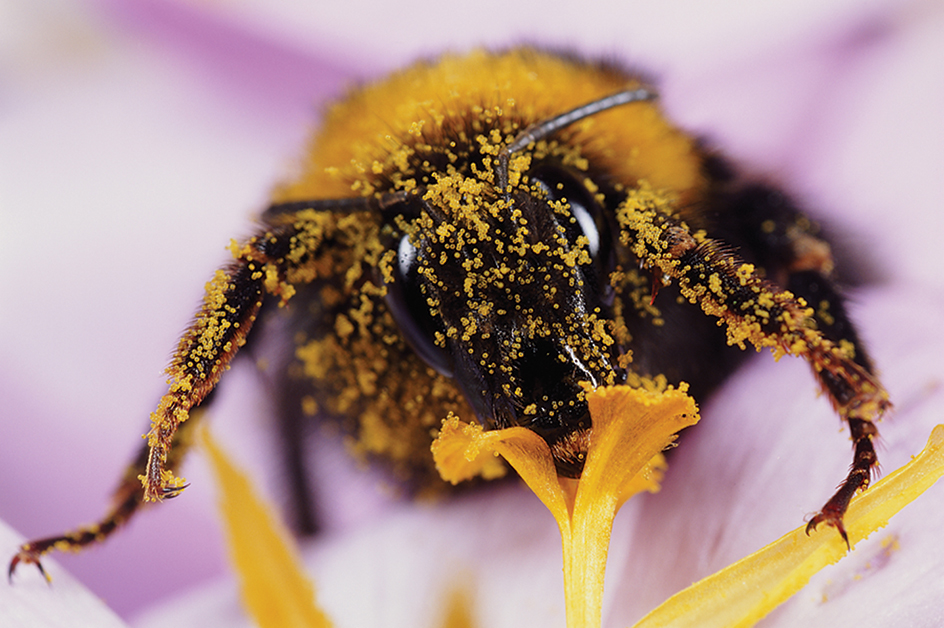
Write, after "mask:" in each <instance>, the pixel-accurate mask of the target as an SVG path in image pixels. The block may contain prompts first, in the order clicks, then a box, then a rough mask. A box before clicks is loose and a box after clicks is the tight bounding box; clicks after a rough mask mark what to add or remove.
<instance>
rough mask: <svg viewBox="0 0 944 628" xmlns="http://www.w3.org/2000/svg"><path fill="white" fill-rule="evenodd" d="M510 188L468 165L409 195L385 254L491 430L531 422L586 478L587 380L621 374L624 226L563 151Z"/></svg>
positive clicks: (435, 360) (392, 285) (409, 331)
mask: <svg viewBox="0 0 944 628" xmlns="http://www.w3.org/2000/svg"><path fill="white" fill-rule="evenodd" d="M514 179H515V181H516V182H517V183H516V184H513V185H511V186H509V187H506V188H505V189H504V192H505V193H501V191H500V190H497V189H496V188H494V187H491V186H488V185H481V182H480V181H477V180H473V179H471V178H470V177H466V176H463V175H459V174H453V175H451V176H449V175H442V176H440V177H438V180H437V183H436V185H434V186H430V187H428V188H427V189H425V190H422V193H421V194H415V195H410V196H404V197H402V198H401V199H400V200H398V201H396V203H399V204H400V205H401V206H400V207H397V208H393V207H390V208H388V209H389V210H391V212H392V213H393V214H394V215H395V216H396V219H395V220H393V221H392V223H393V224H396V225H398V229H397V231H398V232H399V235H398V237H395V238H394V241H393V242H391V246H390V253H389V255H388V261H389V266H385V271H384V274H385V280H384V281H385V284H386V287H387V303H388V305H389V307H390V310H391V313H392V315H393V317H394V319H395V320H396V322H397V324H398V325H399V327H400V329H401V331H402V333H403V335H404V337H405V339H406V340H407V342H408V343H409V344H410V345H411V346H412V347H413V349H414V350H415V351H416V353H417V354H418V355H419V356H420V357H422V358H423V359H424V360H425V361H426V362H427V363H428V364H429V365H430V366H432V367H433V368H435V369H436V370H437V371H439V372H440V373H443V374H444V375H447V376H449V377H453V378H455V380H456V382H457V383H458V385H459V387H460V388H461V389H462V391H463V393H464V394H465V396H466V398H467V399H468V401H469V402H470V404H471V406H472V407H473V408H474V410H475V412H476V414H477V415H478V417H479V419H480V420H481V421H482V422H483V424H484V425H485V426H486V427H488V428H504V427H511V426H524V427H527V428H529V429H531V430H533V431H534V432H536V433H537V434H539V435H540V436H542V437H543V438H544V439H545V440H546V441H547V443H548V445H549V446H550V447H551V450H552V452H553V454H554V458H555V460H556V461H557V466H558V471H559V473H561V475H564V476H570V477H574V476H579V475H580V472H581V470H582V468H583V459H584V456H585V452H586V446H587V439H588V434H589V429H590V427H591V421H590V416H589V412H588V409H587V404H586V400H585V398H584V388H583V384H584V383H587V384H589V385H591V386H593V387H597V386H602V385H612V384H615V383H618V382H620V381H622V378H623V375H622V371H621V370H620V369H619V368H618V367H617V366H616V356H617V355H618V347H617V346H616V343H615V341H614V340H613V338H611V337H610V335H609V333H608V325H607V324H606V321H607V320H608V318H610V316H611V314H610V306H611V304H612V300H613V289H612V287H611V286H610V285H609V272H610V270H611V269H612V266H613V263H614V262H613V259H614V245H615V243H614V242H613V236H612V233H613V229H611V227H610V225H609V224H608V222H607V220H606V213H605V212H604V211H603V208H602V206H601V198H598V197H597V196H595V195H594V194H593V193H591V191H590V190H591V189H592V188H593V187H594V186H593V185H592V184H590V183H589V181H588V180H586V178H585V177H584V175H583V173H581V172H580V171H577V170H575V169H574V168H570V167H567V166H564V165H561V164H560V163H555V162H553V161H547V162H541V163H537V164H535V165H533V166H531V167H529V169H528V170H527V171H526V172H525V173H519V175H518V176H515V177H514Z"/></svg>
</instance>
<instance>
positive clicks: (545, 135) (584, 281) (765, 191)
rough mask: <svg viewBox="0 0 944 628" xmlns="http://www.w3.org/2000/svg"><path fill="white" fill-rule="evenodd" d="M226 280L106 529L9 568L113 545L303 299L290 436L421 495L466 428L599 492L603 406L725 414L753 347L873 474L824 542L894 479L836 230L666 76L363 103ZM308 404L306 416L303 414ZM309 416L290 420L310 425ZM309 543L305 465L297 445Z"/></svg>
mask: <svg viewBox="0 0 944 628" xmlns="http://www.w3.org/2000/svg"><path fill="white" fill-rule="evenodd" d="M231 251H232V255H233V260H232V261H231V262H230V263H229V264H228V265H226V266H225V267H224V268H222V269H220V270H219V271H217V273H216V274H215V275H214V277H213V278H212V280H211V281H210V282H209V283H208V284H207V289H206V294H205V296H204V302H203V305H202V307H201V308H200V309H199V311H198V312H197V314H196V316H195V318H194V320H193V322H192V323H191V325H190V326H189V328H188V329H187V330H186V332H185V333H184V334H183V336H182V337H181V339H180V341H179V343H178V345H177V349H176V351H175V353H174V356H173V358H172V361H171V364H170V366H169V367H168V368H167V374H168V377H169V388H168V391H167V393H166V394H165V395H164V396H163V397H162V398H161V400H160V402H159V404H158V407H157V409H156V410H155V411H154V412H153V413H152V415H151V427H150V430H149V431H148V433H147V442H146V444H145V445H144V446H142V448H141V450H140V452H139V453H138V455H137V457H136V459H135V460H134V462H133V463H132V464H131V466H130V467H129V469H128V472H127V473H126V474H125V476H124V478H123V480H122V482H121V484H120V486H119V488H118V489H117V491H116V493H115V500H114V504H115V505H114V507H113V509H112V510H111V511H110V512H108V513H107V514H106V515H105V516H104V517H103V518H102V520H101V521H99V522H98V523H96V524H93V525H90V526H87V527H84V528H79V529H77V530H75V531H72V532H68V533H66V534H63V535H59V536H54V537H50V538H46V539H40V540H36V541H31V542H28V543H26V544H24V545H23V546H22V547H21V548H20V551H19V553H17V554H16V555H15V556H14V557H13V559H12V560H11V563H10V566H9V575H10V576H11V577H12V575H13V572H14V570H15V569H16V567H17V566H18V565H19V564H21V563H31V564H36V565H37V566H39V568H40V570H42V566H41V563H40V559H41V557H42V556H43V555H45V554H46V553H47V552H49V551H51V550H53V549H58V550H78V549H81V548H84V547H86V546H89V545H91V544H94V543H97V542H100V541H102V540H104V539H105V538H106V537H108V536H109V535H111V534H112V533H113V532H114V531H115V530H117V529H118V528H119V527H121V526H122V525H123V524H125V523H126V522H127V521H128V520H129V519H130V518H131V517H132V516H133V515H134V513H135V512H136V511H137V510H138V509H139V508H140V506H141V505H143V504H144V503H146V502H153V501H161V500H163V499H166V498H170V497H174V496H176V495H178V494H179V493H180V492H181V491H182V490H183V489H184V488H185V484H184V483H183V481H182V480H180V479H179V478H177V477H176V476H175V474H174V472H173V469H175V468H176V467H177V466H178V465H179V464H180V461H181V459H182V457H183V455H184V454H185V452H186V450H187V445H188V443H189V440H190V439H189V437H188V434H189V432H190V431H191V430H192V429H193V426H194V425H195V424H197V423H198V417H199V416H200V414H194V415H193V418H192V419H191V420H189V421H188V418H189V417H190V415H191V413H192V412H193V411H194V410H195V409H197V408H201V407H206V406H207V405H208V404H209V402H210V399H211V397H210V393H211V392H212V391H213V390H214V388H215V387H216V385H217V383H218V382H219V381H220V378H221V377H222V375H223V373H224V372H225V371H226V370H227V368H228V366H229V364H230V363H231V361H232V360H233V358H234V357H235V356H236V354H237V352H238V351H239V350H240V348H241V347H243V345H244V344H245V343H246V342H247V340H249V339H250V336H251V334H252V333H253V326H254V323H255V322H256V320H257V318H260V315H263V314H265V313H267V312H269V311H270V310H276V309H277V307H276V306H285V307H286V312H287V313H288V316H289V317H290V318H291V320H292V323H291V329H293V330H294V337H293V342H294V347H295V350H294V354H293V356H292V358H291V359H290V360H289V361H288V363H287V364H286V365H285V366H284V369H282V375H283V378H282V379H283V381H284V382H285V384H284V390H283V392H284V393H285V398H286V399H291V400H293V403H291V404H289V403H283V404H281V405H282V406H284V407H285V408H286V410H285V412H283V414H284V415H285V416H284V418H283V421H284V422H285V426H286V427H285V429H286V430H287V431H291V430H292V429H296V428H295V427H293V426H295V425H297V424H298V417H299V416H301V417H310V418H312V419H314V418H317V419H319V420H333V421H336V422H337V423H339V424H340V425H342V426H343V428H344V429H345V430H346V431H347V433H349V434H350V435H351V449H352V453H354V454H355V455H356V456H360V457H363V458H369V459H381V460H383V461H384V462H385V464H386V465H387V466H388V467H389V468H390V470H391V472H392V473H393V474H394V475H395V476H397V477H399V478H401V479H403V480H404V481H405V482H409V483H412V484H413V485H414V486H428V485H430V483H431V482H433V481H434V479H435V478H436V472H435V469H434V466H433V463H432V457H431V455H430V452H429V448H430V442H431V440H432V438H433V437H434V436H435V434H436V430H437V427H438V425H439V424H440V422H441V421H442V419H443V418H445V417H446V416H447V415H449V414H450V413H454V414H456V415H459V416H463V417H476V418H477V419H478V420H479V421H480V422H481V423H482V425H483V426H484V427H485V428H486V429H499V428H506V427H512V426H523V427H526V428H528V429H530V430H532V431H534V432H535V433H536V434H537V435H539V436H540V437H541V438H543V439H544V440H545V441H546V442H547V444H548V446H549V448H550V450H551V452H552V454H553V458H554V461H555V464H556V467H557V471H558V474H559V475H561V476H564V477H579V476H580V474H581V470H582V468H583V462H584V459H585V455H586V451H587V445H588V439H589V434H590V430H591V429H592V421H591V419H590V416H589V412H588V408H587V402H586V399H585V392H584V391H585V384H587V383H589V385H590V386H591V387H600V386H610V385H616V384H627V385H630V386H662V387H664V386H667V385H669V384H671V385H679V384H681V383H682V382H685V383H687V384H688V385H689V386H690V390H691V392H692V394H693V395H694V396H695V397H696V398H700V397H704V396H705V395H707V394H708V393H709V392H710V391H711V390H712V389H713V388H715V387H716V386H717V385H718V384H719V383H720V382H721V381H723V380H724V378H725V377H726V376H727V375H729V374H730V373H731V372H732V371H733V369H734V368H735V367H736V365H737V363H738V362H739V357H740V355H741V354H742V353H743V351H742V350H743V349H745V348H746V346H747V345H748V344H752V345H754V346H755V347H757V348H758V349H760V348H764V347H767V348H770V349H771V350H772V351H773V352H774V354H775V355H777V356H780V355H785V354H790V355H795V356H799V357H801V358H803V359H805V360H806V361H807V362H808V363H809V364H810V366H811V368H812V371H813V375H814V378H815V379H816V380H817V382H818V383H819V386H820V388H821V389H822V391H823V392H824V393H825V395H826V396H827V397H828V398H829V400H830V401H831V402H832V405H833V407H834V408H835V410H836V412H837V413H838V415H839V416H840V417H841V418H842V419H843V421H844V422H845V423H846V424H847V425H848V428H849V431H850V433H851V438H852V441H853V443H854V455H853V462H852V466H851V468H850V470H849V472H848V475H847V477H846V478H845V479H844V480H843V481H842V483H841V484H840V486H839V488H838V490H837V492H836V493H835V495H834V496H833V497H832V498H830V499H829V500H828V501H827V502H826V504H825V505H824V506H823V507H822V508H821V509H820V511H819V512H818V513H817V514H816V515H815V516H813V517H812V518H811V519H810V521H809V524H808V528H807V530H808V531H809V530H811V529H814V528H816V527H817V526H819V525H821V524H827V525H830V526H833V527H835V528H836V529H837V530H838V532H839V533H840V534H841V535H842V537H843V538H844V539H845V540H846V542H847V543H848V539H847V537H846V533H845V530H844V527H843V523H842V520H843V514H844V512H845V510H846V508H847V506H848V504H849V502H850V500H851V498H852V497H853V496H854V495H855V494H856V493H857V492H858V491H860V490H863V489H865V488H867V487H868V485H869V482H870V479H871V474H872V472H873V470H874V469H875V468H876V465H877V458H876V454H875V449H874V445H873V441H874V440H875V438H876V437H877V430H876V427H875V421H876V420H877V419H878V418H880V417H881V416H882V414H883V413H884V412H885V411H886V410H887V409H888V407H889V405H890V404H889V400H888V395H887V393H886V392H885V389H884V388H883V387H882V385H881V383H880V382H879V380H878V378H877V377H876V374H875V369H874V366H873V364H872V361H871V360H870V358H869V355H868V353H867V351H866V349H865V347H864V346H863V344H862V342H861V341H860V339H859V337H858V334H857V332H856V329H855V327H854V325H853V324H852V322H851V320H850V318H849V316H848V314H847V311H846V307H845V304H844V301H843V298H842V296H841V293H840V290H839V288H838V287H837V285H836V282H835V279H834V259H833V256H832V253H831V249H830V246H829V244H828V242H827V241H826V240H825V239H824V238H823V237H822V236H821V235H820V234H819V231H818V228H817V226H816V224H815V223H814V222H813V221H811V220H810V219H809V218H807V217H806V215H805V214H804V213H803V212H802V211H801V210H800V209H799V208H798V207H797V206H796V204H795V203H794V202H793V201H792V200H791V199H790V198H789V196H788V195H786V194H785V193H784V192H782V191H780V190H778V189H776V188H775V187H773V186H771V185H769V184H767V183H765V182H763V181H759V180H753V179H750V178H746V177H743V176H741V175H739V174H738V173H737V172H736V171H735V169H733V168H732V167H731V166H730V165H729V163H728V161H727V160H726V159H725V158H724V157H723V156H722V155H720V154H718V153H717V152H715V151H712V150H710V149H709V148H707V147H705V146H704V145H703V143H701V142H699V141H698V140H697V139H696V138H694V137H692V136H691V135H689V134H687V133H686V132H684V131H683V130H681V129H679V128H677V127H675V126H674V125H673V124H672V123H671V122H670V121H668V120H667V119H666V118H665V117H664V116H663V114H662V112H661V111H660V109H659V107H658V103H657V98H656V93H655V91H654V89H653V88H652V87H650V86H649V85H647V83H646V82H645V81H643V80H642V79H640V78H639V77H637V76H634V75H632V74H630V73H628V72H626V71H624V70H622V69H621V68H618V67H616V66H614V65H612V64H606V63H594V62H588V61H584V60H581V59H578V58H575V57H570V56H563V55H558V54H552V53H548V52H543V51H539V50H535V49H531V48H519V49H512V50H508V51H504V52H497V53H491V52H484V51H478V52H473V53H470V54H466V55H447V56H444V57H441V58H440V59H438V60H436V61H433V62H424V63H418V64H416V65H414V66H412V67H409V68H407V69H405V70H403V71H401V72H399V73H397V74H394V75H393V76H391V77H389V78H387V79H385V80H383V81H380V82H378V83H376V84H373V85H368V86H366V87H362V88H359V89H355V90H354V91H353V92H351V93H350V94H349V95H348V96H347V97H346V98H344V99H343V100H341V101H340V102H338V103H337V104H335V105H334V106H333V107H332V108H331V109H330V110H329V111H328V113H327V116H326V120H325V124H324V126H323V129H322V130H321V132H320V133H319V134H318V135H317V137H316V138H315V140H314V142H313V144H312V146H311V149H310V151H308V153H307V159H306V161H305V162H304V163H303V165H302V168H301V173H300V174H299V176H297V177H296V178H295V179H294V180H292V181H290V182H288V183H286V184H284V185H282V186H281V187H279V188H278V189H277V190H276V191H275V193H274V197H273V202H272V204H271V206H270V207H269V208H268V209H267V210H265V211H264V212H263V213H262V215H261V217H260V224H259V226H258V229H257V230H256V233H255V234H254V235H252V236H251V237H249V238H247V239H245V240H244V241H242V242H234V243H233V244H232V246H231ZM296 401H297V403H295V402H296ZM290 406H291V407H290ZM287 463H288V465H289V468H290V469H292V473H291V474H290V477H291V478H293V480H292V481H293V487H292V488H293V493H294V495H295V496H296V502H298V503H299V504H300V505H299V506H298V508H299V512H300V513H301V514H300V518H301V519H302V520H303V527H305V526H308V527H313V525H314V524H313V515H312V514H311V513H310V511H308V510H306V509H305V508H306V507H305V506H304V505H303V504H302V503H303V502H304V496H305V495H307V493H308V491H307V486H306V484H305V482H306V479H305V478H306V473H305V463H304V451H302V449H301V448H300V447H298V448H294V449H293V450H292V451H290V452H289V455H288V461H287Z"/></svg>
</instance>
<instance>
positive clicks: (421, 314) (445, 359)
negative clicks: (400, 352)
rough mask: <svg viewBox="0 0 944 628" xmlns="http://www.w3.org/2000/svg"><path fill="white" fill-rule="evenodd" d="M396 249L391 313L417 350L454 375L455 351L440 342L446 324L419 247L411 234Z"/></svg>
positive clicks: (390, 286) (389, 292) (389, 299)
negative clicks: (435, 307)
mask: <svg viewBox="0 0 944 628" xmlns="http://www.w3.org/2000/svg"><path fill="white" fill-rule="evenodd" d="M396 252H397V255H396V259H395V260H394V263H393V280H392V281H391V282H389V283H387V284H386V286H387V305H388V307H389V308H390V313H391V314H392V315H393V319H394V320H395V321H396V322H397V325H398V326H399V327H400V332H401V333H402V334H403V337H404V338H405V339H406V341H407V343H409V345H410V347H412V348H413V350H414V351H415V352H416V354H417V355H419V356H420V357H421V358H423V360H424V361H425V362H426V363H427V364H429V365H430V366H431V367H433V368H434V369H436V370H437V371H439V372H440V373H442V374H443V375H445V376H447V377H452V376H453V372H454V367H453V361H452V355H451V354H450V353H449V350H448V348H446V347H445V346H442V345H440V344H437V342H436V337H437V333H438V334H444V327H443V324H442V320H441V319H440V318H439V316H438V315H435V314H434V313H433V307H432V306H431V305H430V297H431V296H432V295H431V294H429V293H428V290H429V289H428V288H426V287H425V286H424V279H423V276H422V275H421V274H420V273H419V266H420V259H419V249H418V248H417V246H416V244H414V243H413V241H412V240H411V238H410V236H409V235H404V236H402V237H401V238H400V240H399V242H398V243H397V251H396ZM441 337H442V338H445V336H444V335H442V336H441Z"/></svg>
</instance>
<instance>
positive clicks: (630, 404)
mask: <svg viewBox="0 0 944 628" xmlns="http://www.w3.org/2000/svg"><path fill="white" fill-rule="evenodd" d="M587 401H588V403H589V405H590V416H591V417H592V419H593V432H592V434H591V440H590V448H589V451H588V453H587V461H586V464H585V465H584V470H583V474H582V476H581V479H580V480H579V481H578V482H577V486H576V489H574V487H573V482H572V481H569V480H563V481H562V480H560V479H559V478H558V477H557V471H556V469H555V466H554V461H553V458H552V457H551V452H550V449H549V448H548V446H547V443H545V441H544V440H543V439H542V438H541V437H539V436H538V435H536V434H535V433H534V432H532V431H530V430H527V429H525V428H521V427H515V428H509V429H505V430H495V431H491V432H483V431H482V430H481V428H480V427H478V426H471V425H463V424H461V423H460V422H459V420H458V419H457V418H455V417H452V418H451V419H449V420H447V421H446V422H444V424H443V429H442V431H441V432H440V436H439V438H438V439H437V441H436V442H435V443H434V444H433V456H434V458H435V459H436V463H437V467H438V468H439V470H440V473H441V474H442V475H443V477H444V478H446V479H448V480H450V481H461V480H462V479H464V478H466V477H469V475H470V474H472V475H474V473H475V468H476V465H477V464H478V463H479V461H481V460H482V459H483V458H487V454H488V453H490V452H495V453H498V454H500V455H501V456H502V457H504V458H505V459H506V460H507V461H508V462H509V464H511V466H512V467H514V468H515V471H517V472H518V475H519V476H521V478H522V479H523V480H524V482H525V483H526V484H527V485H528V487H529V488H530V489H531V490H532V491H534V493H535V494H536V495H537V496H538V498H539V499H540V500H541V501H542V502H543V503H544V505H545V506H547V508H548V509H549V510H550V511H551V513H552V514H553V515H554V518H555V519H556V520H557V525H558V527H559V528H560V532H561V538H562V544H563V555H564V594H565V597H566V600H565V602H566V605H567V625H568V626H569V627H570V628H578V627H593V626H599V625H600V621H601V614H602V602H603V578H604V572H605V570H606V553H607V549H608V547H609V543H610V532H611V530H612V527H613V518H614V517H615V516H616V511H617V510H618V509H619V507H620V506H621V505H622V504H623V503H624V502H625V501H626V499H627V498H628V497H629V496H631V495H633V494H635V493H637V492H639V491H640V490H650V491H656V490H658V480H659V478H660V476H661V469H662V468H663V467H664V464H665V461H664V459H663V457H662V455H661V453H660V452H661V451H662V450H663V449H665V448H666V447H667V446H668V445H669V444H670V443H671V442H672V441H673V440H675V433H676V432H678V431H679V430H681V429H682V428H684V427H687V426H689V425H693V424H694V423H695V422H696V421H697V420H698V412H697V408H696V407H695V402H694V401H693V400H692V398H691V397H689V396H688V395H686V394H685V392H684V391H683V390H674V389H668V390H665V391H646V390H640V389H635V388H630V387H627V386H615V387H607V388H601V389H597V390H595V391H592V392H589V393H588V394H587ZM459 452H462V453H463V454H464V455H462V456H460V455H457V454H458V453H459Z"/></svg>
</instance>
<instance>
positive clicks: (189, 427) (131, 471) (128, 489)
mask: <svg viewBox="0 0 944 628" xmlns="http://www.w3.org/2000/svg"><path fill="white" fill-rule="evenodd" d="M203 406H206V403H204V404H203ZM202 410H203V407H201V411H200V412H194V413H193V415H192V416H191V420H190V421H187V422H186V423H184V424H183V425H181V426H180V429H179V430H177V432H176V434H175V435H174V441H173V444H174V446H173V448H172V449H171V452H170V455H169V456H168V464H171V465H174V466H176V465H177V464H178V463H179V462H180V460H182V459H183V457H184V455H185V454H186V452H187V451H188V450H189V448H190V444H191V436H190V435H191V434H192V433H193V432H194V427H195V426H196V425H197V424H198V423H199V422H200V421H199V418H200V415H201V414H202ZM149 454H150V448H149V447H148V446H147V443H144V444H142V445H141V447H140V448H139V450H138V453H137V454H136V455H135V457H134V460H133V461H132V462H131V464H129V465H128V467H127V468H126V470H125V473H124V476H123V477H122V479H121V481H120V482H119V484H118V487H117V488H116V489H115V491H114V492H113V493H112V506H111V508H110V509H109V510H108V512H107V513H106V514H105V516H104V517H102V519H101V520H99V521H98V522H97V523H94V524H91V525H88V526H84V527H81V528H77V529H75V530H72V531H69V532H66V533H65V534H61V535H58V536H50V537H47V538H44V539H36V540H33V541H30V542H29V543H24V544H23V545H22V546H20V549H19V551H18V552H17V553H16V555H14V556H13V558H12V559H11V560H10V565H9V568H8V570H7V578H8V579H9V580H10V582H12V581H13V573H14V572H15V571H16V568H17V567H18V566H19V565H20V564H25V565H36V567H37V568H38V569H39V572H40V573H41V574H42V575H43V577H44V578H45V579H46V581H47V582H50V578H49V574H47V573H46V570H45V569H44V568H43V565H42V563H41V562H40V559H41V558H42V557H43V556H44V555H45V554H47V553H48V552H50V551H53V550H58V551H62V552H77V551H79V550H81V549H83V548H85V547H88V546H89V545H93V544H95V543H100V542H102V541H104V540H105V539H106V538H108V537H109V536H110V535H111V534H112V533H113V532H115V531H116V530H117V529H118V528H120V527H121V526H122V525H124V524H125V523H126V522H127V521H128V520H129V519H131V517H132V516H134V514H135V513H136V512H137V511H138V509H139V508H140V507H141V506H142V505H143V504H144V487H143V486H142V484H141V480H140V479H139V478H138V476H139V474H140V473H141V469H143V468H144V465H145V464H146V463H147V459H148V455H149ZM173 496H174V495H168V497H173Z"/></svg>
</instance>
